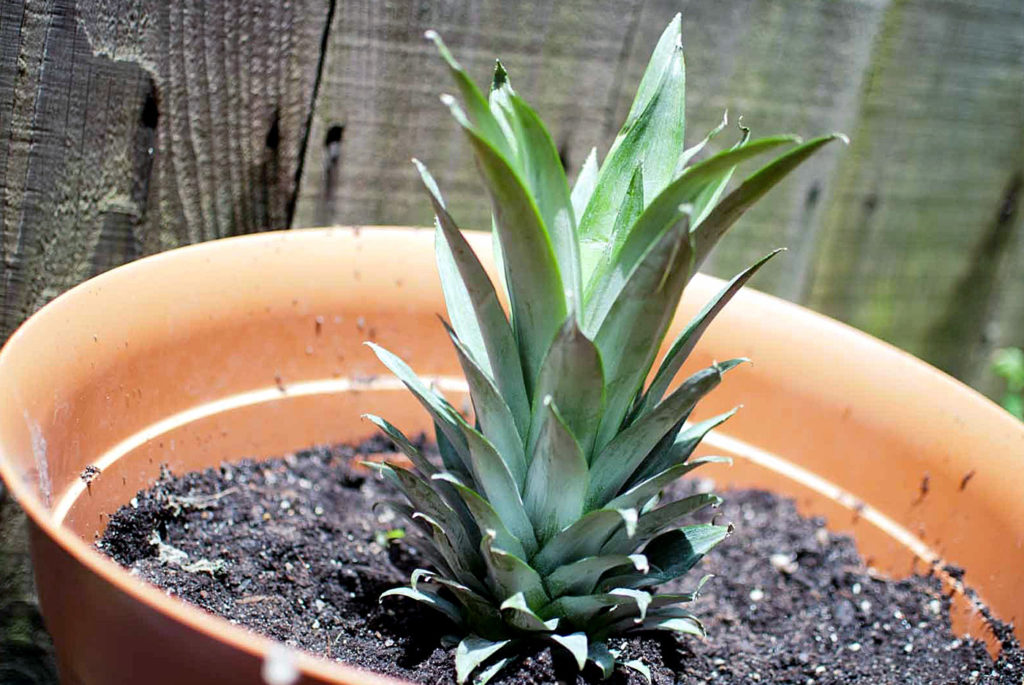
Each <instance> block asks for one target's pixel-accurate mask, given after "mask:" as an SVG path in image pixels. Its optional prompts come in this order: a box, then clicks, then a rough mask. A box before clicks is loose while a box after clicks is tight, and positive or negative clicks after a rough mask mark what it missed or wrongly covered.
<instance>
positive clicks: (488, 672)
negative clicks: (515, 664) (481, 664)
mask: <svg viewBox="0 0 1024 685" xmlns="http://www.w3.org/2000/svg"><path fill="white" fill-rule="evenodd" d="M510 661H512V657H510V656H506V657H503V658H501V659H498V660H497V661H495V662H494V663H493V664H491V665H490V666H488V667H487V668H485V669H484V670H482V671H480V675H478V676H477V677H476V678H475V679H474V680H473V683H474V685H487V683H489V682H491V678H493V677H494V676H496V675H498V673H499V672H500V671H501V669H503V668H505V665H506V664H508V662H510Z"/></svg>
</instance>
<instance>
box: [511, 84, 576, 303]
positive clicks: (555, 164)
mask: <svg viewBox="0 0 1024 685" xmlns="http://www.w3.org/2000/svg"><path fill="white" fill-rule="evenodd" d="M511 102H512V111H513V113H514V114H515V121H514V125H515V127H516V134H517V135H516V140H517V141H519V145H520V151H521V154H520V158H519V163H520V167H521V173H520V177H521V178H522V179H523V180H524V181H525V182H526V187H527V189H528V190H529V192H530V194H531V195H532V197H533V199H534V201H535V202H536V203H537V208H538V209H539V210H540V216H541V219H543V221H544V226H545V227H546V228H547V231H548V234H549V235H550V236H551V244H552V247H553V248H554V251H555V257H556V259H557V261H558V266H559V269H560V271H561V274H562V280H563V282H564V284H565V286H566V287H567V288H568V291H567V297H569V293H571V297H570V304H571V309H573V310H579V309H580V305H581V303H582V292H583V281H582V277H581V275H580V255H579V245H578V244H577V238H576V217H575V215H574V214H573V211H572V202H571V200H570V195H569V183H568V181H567V180H566V178H565V169H564V168H562V161H561V159H560V158H559V156H558V149H557V148H556V147H555V143H554V141H553V140H551V135H550V134H549V133H548V131H547V129H546V128H545V127H544V123H543V122H542V121H541V120H540V117H538V116H537V113H536V112H535V111H533V109H532V108H531V107H530V106H529V105H528V104H526V102H525V101H524V100H523V99H522V98H520V97H519V96H518V95H513V96H512V98H511Z"/></svg>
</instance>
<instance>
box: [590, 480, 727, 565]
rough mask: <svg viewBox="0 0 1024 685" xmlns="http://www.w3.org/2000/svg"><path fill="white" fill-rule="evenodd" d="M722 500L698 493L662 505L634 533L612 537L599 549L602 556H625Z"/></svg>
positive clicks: (643, 519)
mask: <svg viewBox="0 0 1024 685" xmlns="http://www.w3.org/2000/svg"><path fill="white" fill-rule="evenodd" d="M721 502H722V498H721V497H718V496H717V495H713V494H710V493H700V494H696V495H691V496H689V497H684V498H683V499H680V500H676V501H674V502H670V503H668V504H665V505H662V506H660V507H658V508H657V509H655V510H654V511H651V512H650V513H647V514H644V515H643V516H641V517H640V520H639V521H637V524H636V533H635V534H634V535H632V536H627V535H626V534H625V532H624V531H621V530H620V531H618V532H617V533H615V534H614V535H612V537H611V539H609V540H608V542H606V543H605V544H604V546H603V547H602V548H601V553H602V554H626V553H627V552H632V551H633V550H635V549H637V548H638V547H640V546H642V545H643V544H645V543H646V542H647V541H648V540H650V539H651V538H653V537H655V536H656V535H658V534H660V533H662V532H664V531H665V530H667V529H668V528H671V527H674V526H675V525H676V524H677V523H678V522H679V519H681V518H683V517H684V516H689V515H690V514H693V513H696V512H698V511H700V510H701V509H704V508H706V507H712V506H718V505H719V504H721Z"/></svg>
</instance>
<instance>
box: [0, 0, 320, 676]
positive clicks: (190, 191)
mask: <svg viewBox="0 0 1024 685" xmlns="http://www.w3.org/2000/svg"><path fill="white" fill-rule="evenodd" d="M332 11H333V4H332V3H329V2H325V1H324V0H287V1H281V0H249V1H247V2H246V3H240V2H220V1H219V0H208V1H207V2H203V1H200V0H185V1H181V2H178V1H175V2H165V1H164V0H79V1H78V2H74V1H73V0H48V1H44V0H27V1H25V0H4V1H3V2H0V284H2V285H0V298H2V307H0V336H2V338H4V339H5V338H6V337H7V335H8V334H9V333H10V332H11V331H12V330H13V329H14V328H15V327H16V326H17V325H19V324H20V323H21V322H22V321H23V320H24V319H25V317H26V316H28V315H29V314H30V313H32V312H33V311H35V310H36V309H38V308H39V307H40V306H41V305H43V304H44V303H46V302H47V301H48V300H50V299H51V298H53V297H54V296H56V295H58V294H59V293H61V292H63V291H64V290H66V289H67V288H69V287H71V286H73V285H75V284H77V283H78V282H80V281H82V280H84V279H86V278H88V277H89V276H92V275H94V274H97V273H99V272H101V271H104V270H106V269H109V268H111V267H113V266H117V265H119V264H123V263H125V262H127V261H130V260H132V259H135V258H136V257H139V256H141V255H144V254H150V253H154V252H159V251H161V250H165V249H168V248H171V247H175V246H178V245H182V244H186V243H191V242H196V241H199V240H207V239H211V238H217V237H221V236H226V235H232V234H237V233H247V232H250V231H256V230H261V229H265V228H283V227H286V226H287V225H288V224H289V220H290V214H291V212H292V211H293V209H294V199H295V194H296V189H297V184H298V176H299V169H300V166H301V161H302V159H303V157H304V147H303V143H304V141H305V140H306V133H307V131H308V122H309V115H310V112H311V111H312V104H313V95H314V90H315V84H316V83H317V77H318V75H319V67H320V56H321V54H322V41H323V38H324V34H325V28H326V26H327V25H328V23H329V21H330V14H331V12H332ZM0 681H2V682H33V683H49V682H55V672H54V665H53V659H52V654H51V650H50V647H49V645H48V641H47V640H46V639H45V633H44V632H43V630H42V623H41V621H40V618H39V615H38V612H37V611H36V610H35V608H34V602H33V594H32V590H31V569H30V567H29V565H28V557H27V552H26V541H25V520H24V516H23V515H21V514H19V513H17V507H16V505H15V504H14V503H13V502H12V501H10V500H9V499H8V498H5V497H4V495H3V492H2V486H0Z"/></svg>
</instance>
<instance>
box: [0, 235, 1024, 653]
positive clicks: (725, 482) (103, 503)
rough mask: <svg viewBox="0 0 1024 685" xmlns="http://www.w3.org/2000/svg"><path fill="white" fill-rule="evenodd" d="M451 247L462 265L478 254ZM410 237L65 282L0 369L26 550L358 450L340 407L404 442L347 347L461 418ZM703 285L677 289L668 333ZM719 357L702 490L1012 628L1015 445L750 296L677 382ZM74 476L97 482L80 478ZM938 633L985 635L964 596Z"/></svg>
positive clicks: (971, 405) (481, 242)
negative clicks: (259, 468) (277, 459)
mask: <svg viewBox="0 0 1024 685" xmlns="http://www.w3.org/2000/svg"><path fill="white" fill-rule="evenodd" d="M474 242H475V243H476V244H477V249H478V252H479V253H480V254H481V256H482V258H484V259H485V260H486V258H487V256H488V255H489V254H490V248H489V244H487V240H486V237H485V236H476V237H475V238H474ZM431 243H432V235H431V233H430V232H429V231H414V230H397V229H392V230H390V231H385V230H365V231H362V232H360V231H358V230H356V231H353V230H348V229H324V230H310V231H297V232H289V233H280V234H264V235H260V236H252V237H246V238H241V239H229V240H226V241H217V242H214V243H208V244H205V245H200V246H195V247H191V248H186V249H184V250H177V251H173V252H171V253H165V254H163V255H158V256H156V257H154V258H150V259H146V260H142V261H140V262H136V263H134V264H131V265H129V266H127V267H123V268H120V269H116V270H114V271H113V272H110V273H108V274H106V275H104V276H102V277H100V278H98V279H94V280H93V281H90V282H88V283H87V284H85V285H83V286H81V287H79V288H76V289H75V290H73V291H72V292H71V293H69V294H67V295H65V296H63V297H61V298H58V300H56V301H55V302H54V303H52V304H51V305H49V306H48V307H47V308H46V309H45V310H44V311H43V312H42V313H41V314H40V315H38V316H37V317H35V318H34V319H33V320H31V321H30V322H29V324H27V325H26V326H25V327H24V328H23V329H22V330H20V331H19V332H18V333H16V334H15V336H13V337H12V339H11V341H10V342H9V344H8V345H7V347H6V348H5V349H4V351H3V353H2V356H0V454H2V457H3V466H2V468H3V474H4V477H5V478H6V479H7V480H8V482H11V483H12V488H13V489H14V490H15V491H16V494H17V495H18V496H19V498H20V499H21V500H22V501H23V502H24V503H25V505H26V509H27V510H28V511H29V513H30V515H31V516H32V517H33V519H34V520H35V521H36V523H37V524H38V525H40V526H41V527H42V528H43V530H44V532H45V533H47V534H48V535H51V536H52V537H55V538H57V539H63V538H62V536H65V537H66V536H75V537H76V538H78V539H81V540H84V541H87V542H91V541H92V540H93V539H94V538H95V537H96V536H97V535H98V534H99V533H101V532H102V530H103V528H104V526H105V523H106V519H107V517H108V515H109V514H110V513H112V512H113V511H115V510H116V509H117V508H118V507H119V506H121V505H123V504H125V503H127V502H128V501H129V499H130V498H131V497H132V496H133V495H134V493H135V492H136V491H138V490H139V489H141V488H144V487H147V486H148V485H150V484H151V483H152V482H153V480H154V479H155V478H156V477H157V476H158V474H159V471H160V466H161V464H166V465H168V466H169V467H170V468H171V470H172V471H174V472H183V471H187V470H192V469H199V468H205V467H209V466H214V465H217V464H219V463H221V462H223V461H227V460H234V459H241V458H262V457H270V456H276V455H280V454H283V453H287V452H290V451H294V450H298V449H301V448H303V447H308V446H311V445H314V444H318V443H332V442H346V441H355V440H358V439H361V438H363V437H366V436H368V435H369V434H371V433H372V429H371V427H370V426H369V424H367V423H366V422H365V421H361V420H360V418H359V416H360V414H361V413H363V412H373V413H378V414H381V415H383V416H386V417H388V418H389V419H390V420H392V421H393V422H394V423H396V424H398V425H399V426H400V427H402V428H403V429H405V430H406V431H408V432H410V433H417V432H419V431H423V430H428V429H429V428H430V426H429V423H428V421H427V417H426V415H425V414H424V413H422V412H421V411H420V410H419V408H418V407H417V406H416V405H415V403H414V401H413V400H412V399H411V398H410V397H409V395H408V394H407V393H406V392H405V391H404V390H403V389H402V387H401V385H400V384H399V383H398V382H397V381H396V379H394V378H392V377H390V376H383V375H379V374H381V371H382V369H381V367H380V366H379V364H378V363H377V361H376V359H375V358H374V357H373V355H372V354H371V353H370V351H369V350H368V349H367V348H365V347H364V346H363V345H362V342H363V341H364V340H374V341H376V342H379V343H380V344H382V345H384V346H385V347H388V348H389V349H391V350H392V351H394V352H396V353H397V354H399V355H400V356H402V357H403V358H405V359H406V360H407V361H408V362H409V363H410V364H411V365H412V366H413V367H414V368H415V369H416V370H417V371H419V372H421V373H422V374H424V375H425V376H428V377H432V378H434V380H435V381H436V383H437V384H438V386H439V387H440V388H441V389H442V390H443V391H444V392H445V394H446V395H447V396H448V397H449V399H450V400H452V401H453V403H454V404H455V405H456V406H466V396H465V393H464V385H463V383H462V380H461V374H460V372H459V369H458V365H457V363H456V360H455V358H454V355H453V354H452V353H451V351H450V344H449V343H448V341H447V338H446V336H445V335H444V332H443V329H442V327H441V325H440V323H438V321H437V318H436V315H437V314H438V313H441V312H443V311H444V306H443V302H442V299H441V296H440V292H439V287H438V283H437V276H436V272H435V271H434V268H433V262H432V259H433V256H432V253H433V251H432V247H431ZM487 261H489V260H487ZM718 287H720V285H719V283H718V282H716V281H714V280H713V279H709V278H703V277H698V278H697V279H695V280H694V282H693V284H692V285H691V287H690V288H689V289H688V290H687V295H686V298H685V300H684V304H683V306H682V308H681V312H680V316H679V317H677V321H676V323H675V329H676V330H679V328H680V327H681V326H682V325H684V324H685V322H686V321H687V320H688V317H689V316H690V315H692V314H693V313H694V312H695V311H696V310H697V309H698V308H699V307H700V306H701V305H702V304H703V303H704V302H705V301H706V300H707V299H708V298H710V297H711V295H712V294H713V293H714V292H715V291H716V290H717V289H718ZM736 356H749V357H751V358H752V359H754V364H753V365H746V366H743V367H740V368H739V369H737V370H736V371H733V372H730V374H729V376H728V377H727V378H726V380H725V381H724V382H723V384H722V386H721V387H720V388H719V389H717V390H716V391H715V392H714V393H713V394H712V395H711V396H710V397H709V398H708V400H707V401H705V402H704V403H703V404H702V405H701V408H700V411H699V415H698V416H697V418H702V417H706V416H710V415H713V414H715V413H719V412H721V411H725V410H727V409H729V408H731V407H733V406H735V405H737V404H743V405H745V408H744V409H743V410H742V411H741V412H740V413H739V414H738V415H737V416H736V417H734V418H733V419H732V420H731V421H730V422H728V423H727V424H726V425H725V426H724V428H723V430H722V431H720V432H718V433H716V434H713V435H712V436H709V439H708V441H707V443H706V444H705V445H704V447H703V451H704V453H716V454H727V455H730V456H733V457H734V458H735V464H734V465H733V466H732V467H731V468H727V467H720V468H719V467H716V468H715V470H714V471H711V470H709V471H707V472H705V474H706V475H710V476H712V477H714V478H715V479H716V480H717V481H718V482H719V483H720V485H721V486H724V487H729V486H737V487H747V486H757V487H768V488H770V489H772V490H775V491H777V492H781V493H784V494H787V495H790V496H793V497H795V498H797V500H798V502H799V504H800V507H801V508H802V510H803V511H804V512H805V513H809V514H820V515H824V516H826V517H827V519H828V523H829V526H830V527H831V528H833V529H835V530H839V531H844V532H849V533H852V534H853V535H854V536H855V537H856V539H857V541H858V544H859V546H860V549H861V551H862V552H863V553H864V555H865V556H866V557H867V558H868V559H869V560H870V562H871V563H872V564H873V565H874V566H875V567H876V568H878V569H879V570H880V571H882V572H885V573H889V574H893V575H897V576H898V575H904V574H907V573H910V572H912V571H918V572H922V571H926V570H927V569H928V568H929V565H930V564H931V563H932V562H934V561H936V560H938V559H946V560H950V561H953V562H955V563H956V564H958V565H960V566H963V567H965V568H966V569H967V575H966V579H965V580H966V582H967V583H969V584H971V585H972V586H974V587H975V588H977V589H978V590H979V591H980V593H981V595H982V597H983V598H984V599H985V600H986V601H988V602H989V603H990V604H991V606H992V607H993V608H994V609H995V610H996V613H997V615H998V616H999V617H1000V618H1002V619H1004V620H1014V619H1015V618H1017V617H1024V596H1022V595H1021V594H1020V593H1019V591H1018V588H1017V586H1016V582H1015V580H1016V579H1014V578H1012V577H1010V576H1012V575H1015V574H1013V573H1012V572H1010V573H1008V572H1007V570H1008V569H1014V568H1017V569H1019V568H1024V505H1022V504H1021V503H1020V500H1021V499H1022V498H1021V492H1024V489H1022V483H1021V476H1020V475H1019V474H1020V471H1024V469H1019V466H1018V469H1017V471H1016V474H1012V475H1007V474H1006V471H1007V468H1006V461H1007V460H1009V459H1016V460H1018V461H1020V460H1021V459H1024V430H1021V429H1020V428H1019V426H1017V425H1016V424H1015V423H1013V422H1012V420H1011V419H1009V417H1004V416H1002V415H1001V414H1000V413H999V410H998V409H997V408H995V407H994V406H992V405H990V404H989V403H988V402H987V401H986V400H984V399H983V398H981V397H980V396H977V395H975V394H974V393H972V392H971V391H969V390H967V389H966V388H963V387H962V386H960V385H959V384H957V383H956V382H955V381H952V380H950V379H948V378H946V377H944V376H942V375H941V374H938V373H937V372H935V371H934V370H932V369H930V368H928V367H926V366H924V365H923V364H921V363H919V362H916V361H915V360H912V359H910V358H909V357H906V356H905V355H903V354H902V353H900V352H898V351H896V350H893V349H892V348H889V347H887V346H885V345H883V344H881V343H878V342H877V341H874V340H871V339H869V338H867V337H866V336H862V335H860V334H858V333H856V332H853V331H851V330H850V329H847V328H845V327H843V326H841V325H839V324H836V323H834V322H830V321H828V320H826V319H823V318H821V317H817V316H815V315H812V314H810V313H807V312H805V311H803V310H800V309H798V308H796V307H793V306H792V305H788V304H786V303H783V302H780V301H778V300H775V299H774V298H769V297H767V296H764V295H760V294H758V293H754V292H745V293H741V295H740V296H738V297H737V298H736V300H735V301H734V302H733V304H732V305H730V307H728V308H726V310H725V313H724V314H723V315H722V316H721V317H720V318H719V320H718V321H717V322H716V324H715V325H713V326H712V328H711V330H710V331H709V332H708V334H707V335H706V336H705V338H704V339H703V341H702V344H701V345H700V347H699V351H698V353H697V354H696V355H695V357H694V359H693V360H691V363H690V364H689V367H690V368H691V369H692V368H695V367H696V366H698V365H706V364H707V363H709V362H710V361H711V360H712V359H719V360H721V359H725V358H730V357H736ZM466 408H467V409H468V407H466ZM964 436H969V437H964ZM979 436H980V437H979ZM90 465H92V466H96V467H97V468H99V469H100V473H99V474H98V475H96V476H95V477H93V478H92V479H91V480H90V481H89V482H88V483H86V482H85V480H83V472H84V470H85V469H86V468H87V467H88V466H90ZM1000 467H1001V468H1000ZM85 553H87V554H96V552H92V551H88V552H85ZM124 575H125V576H127V573H125V574H124ZM953 586H955V583H954V584H953ZM953 586H951V587H953ZM954 589H956V588H955V587H954ZM956 621H957V625H958V627H959V628H961V629H965V630H970V631H971V632H972V633H974V634H976V635H981V636H987V633H986V628H985V625H984V622H983V621H981V620H980V617H979V616H978V615H977V614H976V612H974V611H972V610H971V607H970V605H969V603H967V602H966V601H961V602H959V604H958V613H957V616H956ZM1018 623H1021V621H1018ZM211 629H212V628H211ZM217 629H220V628H217ZM1019 632H1020V631H1019Z"/></svg>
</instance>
